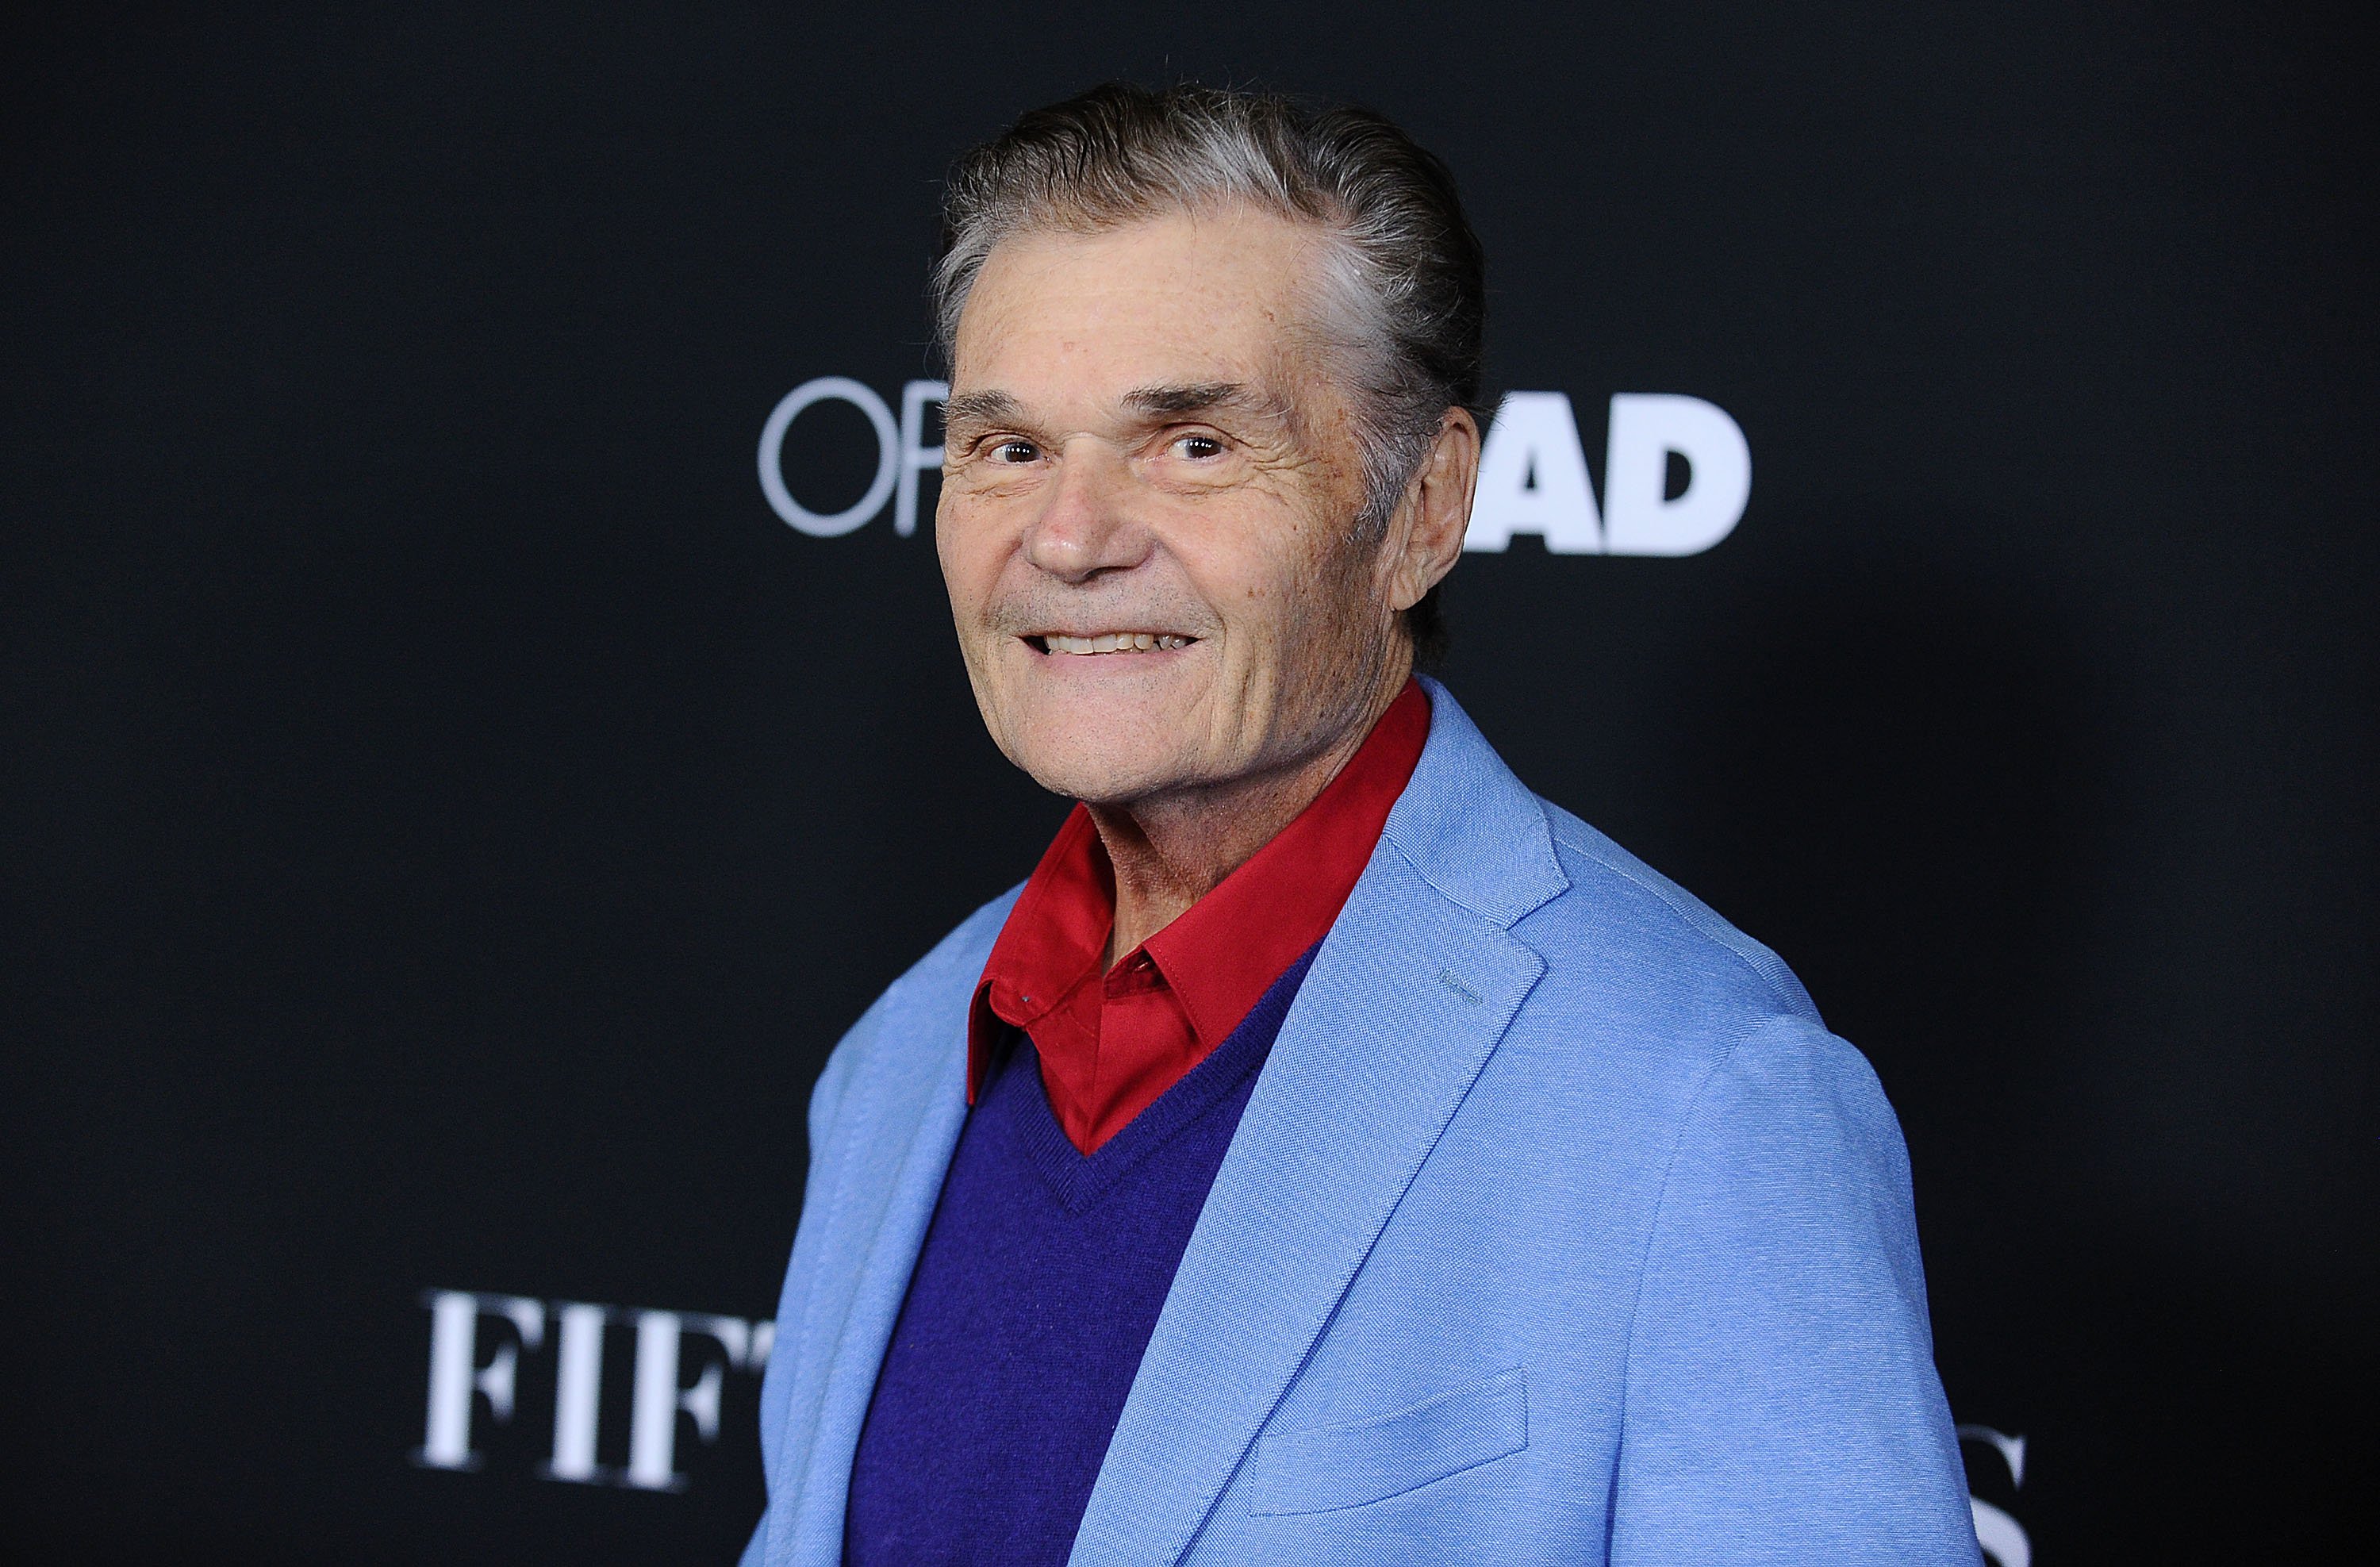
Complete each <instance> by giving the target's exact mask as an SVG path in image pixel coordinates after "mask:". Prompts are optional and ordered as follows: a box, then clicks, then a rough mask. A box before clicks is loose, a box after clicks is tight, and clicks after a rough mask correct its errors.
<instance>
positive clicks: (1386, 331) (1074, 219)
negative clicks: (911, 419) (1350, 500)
mask: <svg viewBox="0 0 2380 1567" xmlns="http://www.w3.org/2000/svg"><path fill="white" fill-rule="evenodd" d="M1235 204H1246V205H1252V206H1255V207H1257V208H1259V209H1261V210H1264V211H1269V212H1273V213H1279V214H1281V216H1283V217H1286V218H1290V219H1293V220H1296V221H1301V222H1306V223H1311V224H1314V225H1318V226H1319V227H1320V228H1321V229H1322V230H1323V231H1324V232H1325V233H1326V234H1327V235H1329V236H1330V237H1331V239H1332V240H1333V241H1335V243H1334V244H1333V245H1332V246H1331V247H1330V249H1329V251H1328V257H1329V260H1328V261H1326V263H1325V265H1324V267H1323V276H1322V279H1321V281H1320V293H1321V296H1322V298H1321V299H1320V300H1319V305H1320V309H1319V310H1318V316H1319V317H1320V318H1321V320H1320V323H1319V324H1320V325H1321V328H1322V331H1323V333H1324V335H1325V339H1326V346H1327V347H1328V348H1329V349H1330V351H1331V353H1332V354H1333V356H1334V358H1337V359H1338V361H1339V370H1340V373H1341V375H1342V383H1343V384H1344V385H1345V386H1346V388H1347V389H1348V391H1349V392H1350V394H1351V400H1352V402H1353V404H1354V415H1355V420H1356V433H1357V440H1358V443H1359V444H1360V446H1361V449H1362V452H1363V464H1364V506H1363V510H1362V512H1361V513H1360V514H1359V515H1358V516H1357V518H1356V528H1357V532H1358V535H1359V537H1371V538H1377V537H1378V536H1379V535H1380V534H1381V533H1382V532H1384V531H1385V530H1386V528H1387V527H1388V522H1389V518H1390V516H1392V515H1393V514H1394V512H1395V509H1396V506H1397V504H1398V502H1399V501H1400V500H1401V499H1402V498H1403V494H1404V492H1405V489H1406V486H1407V485H1409V484H1410V483H1411V482H1412V481H1413V477H1414V475H1415V472H1416V471H1418V469H1419V468H1420V466H1421V463H1422V461H1423V459H1424V458H1425V457H1426V456H1427V455H1428V452H1429V448H1430V443H1431V442H1432V441H1433V440H1434V439H1435V438H1436V436H1437V433H1438V429H1439V421H1440V419H1443V418H1444V416H1445V414H1446V411H1447V410H1448V409H1449V408H1451V407H1465V408H1472V409H1474V410H1475V411H1476V408H1477V404H1478V401H1479V383H1480V373H1481V362H1482V346H1481V338H1482V334H1483V329H1484V326H1485V322H1486V317H1487V287H1486V282H1485V262H1484V258H1483V256H1482V254H1481V251H1480V248H1479V240H1478V237H1476V236H1475V235H1474V234H1473V233H1472V232H1471V225H1470V224H1469V222H1468V221H1467V220H1465V218H1464V217H1463V204H1462V201H1461V200H1460V199H1459V198H1458V197H1457V196H1456V194H1455V189H1454V178H1453V176H1451V174H1449V173H1448V172H1447V168H1446V165H1445V164H1442V163H1440V162H1439V160H1438V159H1437V158H1436V157H1435V156H1433V155H1432V154H1431V153H1429V152H1427V151H1425V150H1424V149H1422V148H1421V147H1419V146H1417V145H1415V142H1414V141H1413V140H1412V139H1411V138H1410V137H1408V136H1406V135H1405V133H1404V132H1403V131H1402V130H1399V129H1398V128H1396V127H1395V126H1393V125H1391V124H1390V122H1389V121H1388V120H1386V119H1384V118H1382V117H1381V116H1380V115H1376V114H1373V113H1371V112H1370V111H1368V110H1365V109H1354V108H1333V109H1319V110H1318V109H1311V108H1307V107H1305V106H1304V105H1302V104H1300V103H1296V102H1294V101H1293V100H1291V99H1288V98H1284V97H1281V96H1278V95H1275V94H1270V93H1256V92H1242V91H1230V90H1226V89H1219V88H1209V87H1196V86H1180V87H1172V88H1168V89H1166V90H1165V91H1147V90H1146V89H1143V88H1137V87H1129V86H1124V85H1121V84H1115V83H1111V84H1109V85H1107V86H1104V87H1098V88H1094V89H1092V90H1091V91H1088V92H1086V93H1084V94H1083V95H1082V96H1081V97H1079V98H1072V99H1069V100H1067V101H1066V102H1065V103H1055V104H1051V105H1050V107H1048V108H1046V109H1036V110H1034V111H1033V112H1032V113H1030V114H1028V115H1025V116H1024V117H1023V118H1022V119H1019V120H1018V121H1017V122H1016V123H1015V124H1014V126H1012V127H1010V128H1008V129H1007V130H1006V131H1004V132H1003V133H1002V134H1001V135H1000V136H999V137H998V138H996V139H995V140H991V141H989V142H987V143H985V144H984V145H983V146H981V147H977V148H976V149H975V150H974V151H973V152H968V153H966V154H965V156H964V157H962V158H960V159H959V161H958V163H957V164H956V165H955V166H954V167H953V169H952V171H951V176H950V180H949V183H948V185H947V186H946V187H945V188H944V191H943V196H942V249H941V261H939V262H938V263H937V265H936V266H935V269H934V281H933V295H934V313H935V325H936V334H937V338H938V340H939V342H940V344H941V350H942V355H943V358H944V359H945V361H946V362H947V361H948V360H949V359H950V358H951V354H952V348H953V343H954V342H955V340H956V337H957V334H958V322H959V315H960V312H961V311H962V310H965V308H966V299H967V294H968V291H969V290H970V289H972V288H973V287H974V285H975V281H976V278H977V276H978V275H979V274H980V273H982V271H983V264H984V261H985V260H986V259H987V258H988V257H990V254H991V251H992V249H993V247H995V246H996V245H998V244H999V243H1000V242H1001V241H1002V240H1003V239H1007V238H1009V237H1013V236H1015V235H1018V234H1025V233H1050V232H1057V233H1075V234H1091V233H1099V232H1101V231H1103V230H1106V229H1110V228H1113V227H1116V226H1118V225H1123V224H1126V223H1131V222H1134V221H1136V220H1139V219H1142V218H1147V217H1152V216H1157V215H1160V214H1163V213H1174V212H1198V211H1207V210H1211V209H1213V208H1216V207H1221V206H1228V205H1235ZM1406 625H1407V627H1408V629H1409V630H1410V631H1411V632H1412V633H1413V636H1414V641H1415V649H1416V651H1417V652H1421V653H1430V654H1434V653H1435V652H1437V651H1438V650H1439V643H1440V642H1441V641H1442V639H1443V631H1442V629H1441V626H1440V622H1439V608H1438V593H1437V589H1431V590H1430V593H1429V595H1428V596H1427V598H1425V599H1424V600H1423V601H1422V602H1421V603H1418V604H1415V606H1414V607H1413V608H1412V609H1411V610H1409V611H1407V612H1406Z"/></svg>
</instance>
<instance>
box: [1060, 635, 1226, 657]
mask: <svg viewBox="0 0 2380 1567" xmlns="http://www.w3.org/2000/svg"><path fill="white" fill-rule="evenodd" d="M1041 640H1042V643H1043V645H1045V646H1046V647H1048V648H1049V650H1050V651H1051V652H1053V653H1151V652H1171V651H1172V650H1174V649H1176V648H1186V647H1188V646H1189V645H1190V644H1191V642H1192V641H1193V640H1195V638H1189V637H1184V636H1180V635H1177V634H1176V633H1174V632H1171V631H1102V632H1100V633H1099V635H1098V636H1096V637H1064V636H1061V635H1059V634H1058V633H1057V632H1054V631H1053V632H1050V634H1048V635H1047V636H1045V637H1043V638H1041Z"/></svg>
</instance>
